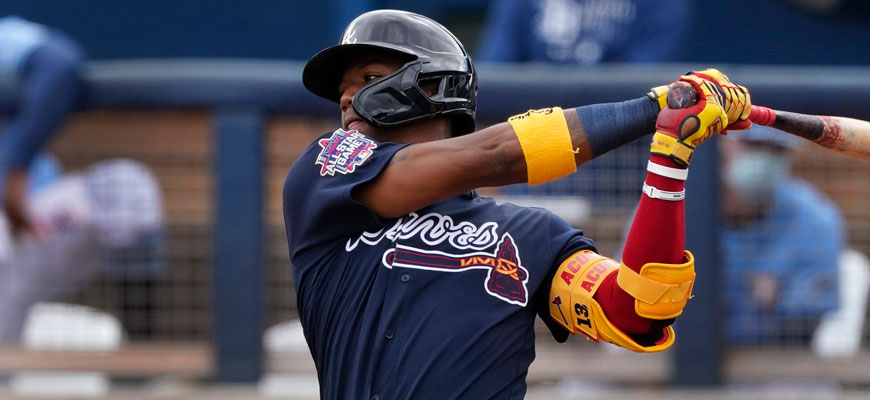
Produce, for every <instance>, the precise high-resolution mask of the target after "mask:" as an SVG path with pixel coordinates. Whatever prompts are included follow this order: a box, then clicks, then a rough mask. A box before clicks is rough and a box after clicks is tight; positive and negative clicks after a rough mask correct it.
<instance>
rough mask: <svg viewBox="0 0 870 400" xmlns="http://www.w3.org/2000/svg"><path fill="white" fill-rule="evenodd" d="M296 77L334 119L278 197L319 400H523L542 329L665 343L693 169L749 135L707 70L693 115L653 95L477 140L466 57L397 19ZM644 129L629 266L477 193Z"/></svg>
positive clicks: (437, 31)
mask: <svg viewBox="0 0 870 400" xmlns="http://www.w3.org/2000/svg"><path fill="white" fill-rule="evenodd" d="M302 78H303V83H304V84H305V87H306V88H308V89H309V90H310V91H311V92H313V93H314V94H316V95H318V96H321V97H324V98H326V99H329V100H332V101H334V102H337V103H338V104H339V106H340V109H341V118H342V126H341V128H340V129H337V130H336V131H335V132H332V133H328V134H325V135H323V136H321V137H320V138H319V139H317V140H316V141H315V142H314V143H312V144H311V145H310V146H309V147H308V148H307V150H305V152H304V153H303V154H302V155H301V156H300V157H299V159H298V160H297V161H296V162H295V163H294V165H293V167H292V168H291V169H290V172H289V173H288V176H287V179H286V182H285V185H284V216H285V224H286V228H287V237H288V241H289V248H290V257H291V262H292V265H293V268H292V269H293V275H294V283H295V288H296V293H297V297H298V299H297V304H298V309H299V316H300V319H301V322H302V325H303V327H304V332H305V337H306V340H307V342H308V345H309V347H310V350H311V353H312V355H313V357H314V360H315V364H316V366H317V372H318V378H319V381H320V391H321V392H320V394H321V397H322V398H324V399H410V398H415V399H423V398H427V399H428V398H431V399H455V398H466V399H520V398H522V397H523V395H524V394H525V391H526V383H525V376H526V373H527V370H528V367H529V365H530V364H531V362H532V360H533V359H534V357H535V352H534V330H533V324H534V320H535V318H536V317H538V316H540V317H541V318H542V319H543V320H544V321H545V322H546V323H547V326H548V327H549V328H550V330H551V332H552V334H553V336H554V337H555V339H556V340H557V341H559V342H563V341H565V340H566V338H567V336H568V335H569V334H574V333H577V332H579V333H582V334H585V335H587V336H589V337H591V338H592V339H594V340H596V341H598V340H604V341H607V342H611V343H614V344H617V345H619V346H623V347H626V348H629V349H632V350H634V351H638V352H652V351H660V350H664V349H666V348H668V347H669V346H671V344H672V343H673V342H674V331H673V329H672V328H671V326H670V325H671V323H672V322H673V320H674V318H675V317H676V316H678V315H679V314H680V313H681V312H682V309H683V307H684V305H685V304H686V300H687V299H688V298H689V296H690V294H691V288H692V282H693V281H694V261H693V258H692V255H691V253H689V252H688V251H685V250H684V249H683V231H684V225H683V222H684V221H683V218H684V217H683V198H684V193H685V192H684V190H683V183H684V180H685V179H686V177H687V169H686V168H685V167H686V165H687V164H688V163H689V160H690V158H691V154H692V151H693V149H694V146H696V145H698V144H700V143H701V142H703V141H704V140H705V139H707V138H709V137H710V136H712V135H713V134H715V133H716V132H719V131H721V130H722V129H724V128H725V127H726V126H729V121H731V122H735V126H736V127H738V128H739V127H744V126H746V125H748V121H744V120H745V119H746V117H747V116H748V113H749V97H748V94H746V93H745V90H744V89H743V88H742V87H738V86H736V85H734V84H732V83H731V82H729V81H728V80H727V78H726V77H725V76H724V75H722V74H721V73H719V72H718V71H715V70H707V71H704V74H692V75H686V76H683V77H681V78H680V81H682V82H683V84H685V85H691V86H692V87H694V88H695V90H696V91H697V93H699V94H700V95H699V96H698V101H697V103H694V105H691V104H692V102H691V101H688V102H686V103H685V105H689V106H690V107H689V108H680V109H671V108H669V107H667V108H665V109H664V110H662V111H661V112H660V108H661V107H662V104H664V101H665V96H664V93H666V90H665V89H666V87H659V88H656V89H654V90H652V91H651V94H650V95H648V96H643V97H640V98H638V99H634V100H629V101H626V102H622V103H613V104H598V105H592V106H584V107H579V108H573V109H564V110H563V109H561V108H558V107H553V108H547V109H541V110H530V111H528V112H526V113H523V114H520V115H517V116H514V117H512V118H510V119H509V120H508V121H507V122H505V123H500V124H497V125H493V126H491V127H488V128H486V129H482V130H480V131H477V132H474V133H472V132H473V131H474V129H475V127H474V110H475V105H476V103H475V97H476V94H477V77H476V74H475V71H474V66H473V64H472V62H471V59H470V58H469V57H468V55H467V53H466V52H465V49H464V48H463V46H462V44H461V43H460V42H459V41H458V40H457V39H456V37H454V36H453V35H452V34H451V33H450V32H449V31H448V30H447V29H446V28H444V27H443V26H441V25H440V24H438V23H437V22H435V21H432V20H430V19H428V18H426V17H423V16H420V15H417V14H413V13H408V12H403V11H396V10H379V11H372V12H368V13H365V14H363V15H361V16H359V17H357V18H356V19H355V20H354V21H353V22H351V23H350V25H348V27H347V29H346V30H345V32H344V34H343V36H342V38H341V41H340V44H338V45H337V46H333V47H330V48H327V49H326V50H323V51H321V52H320V53H318V54H317V55H315V56H314V57H313V58H312V59H311V60H310V61H309V62H308V64H307V65H306V67H305V69H304V71H303V76H302ZM680 88H683V87H682V86H680ZM671 91H672V92H674V93H673V96H671V97H673V98H674V99H675V101H678V100H681V99H684V100H688V97H685V98H683V97H680V96H679V95H688V92H687V91H685V90H684V89H677V87H676V86H674V89H671ZM729 128H730V127H729ZM653 132H656V133H655V135H654V139H653V143H652V146H651V152H652V155H651V158H650V163H649V173H648V175H647V178H646V183H645V184H644V188H643V192H644V195H643V196H642V198H641V201H640V205H639V211H638V213H637V217H636V218H635V221H634V223H633V225H632V227H631V231H630V234H629V237H628V241H627V243H626V245H625V249H624V252H623V259H622V260H621V262H619V261H615V260H612V259H609V258H607V257H603V256H601V255H599V254H597V252H596V248H595V245H594V244H593V242H592V241H591V240H590V239H588V238H586V237H584V236H583V233H582V232H581V231H579V230H577V229H574V228H572V227H571V226H569V225H568V224H567V223H566V222H564V221H562V220H560V219H559V218H557V217H556V216H554V215H553V214H551V213H549V212H547V211H545V210H542V209H537V208H523V207H519V206H515V205H512V204H496V203H495V202H494V201H493V200H492V199H489V198H484V197H481V196H479V195H478V194H477V193H476V192H475V191H474V188H476V187H479V186H498V185H506V184H512V183H518V182H527V183H529V184H537V183H542V182H546V181H550V180H554V179H557V178H559V177H561V176H564V175H567V174H569V173H571V172H574V171H575V170H576V167H577V165H579V164H581V163H583V162H586V161H588V160H589V159H592V158H594V157H595V156H598V155H600V154H603V153H605V152H607V151H609V150H611V149H613V148H615V147H618V146H620V145H622V144H624V143H628V142H630V141H633V140H634V139H636V138H638V137H640V136H643V135H646V134H649V133H653ZM578 362H582V360H581V359H578Z"/></svg>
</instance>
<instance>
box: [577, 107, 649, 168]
mask: <svg viewBox="0 0 870 400" xmlns="http://www.w3.org/2000/svg"><path fill="white" fill-rule="evenodd" d="M572 112H573V114H574V115H575V116H576V118H577V119H576V126H574V127H572V124H571V119H568V127H569V129H570V130H571V137H572V140H573V141H574V142H575V145H576V146H575V148H576V147H580V148H584V149H585V150H586V153H587V157H589V158H587V159H579V158H578V160H577V165H578V166H579V165H580V164H582V163H583V162H586V161H589V159H592V158H595V157H597V156H600V155H602V154H605V153H607V152H609V151H610V150H613V149H615V148H617V147H620V146H622V145H624V144H628V143H631V142H633V141H635V140H637V139H639V138H641V137H643V136H646V135H649V134H651V133H653V132H655V125H656V116H658V113H659V105H658V102H656V100H653V99H652V98H650V97H648V96H643V97H640V98H637V99H633V100H627V101H623V102H618V103H603V104H592V105H588V106H581V107H577V108H575V109H572V110H566V112H565V116H566V119H567V118H572V117H574V116H571V115H570V114H572ZM578 156H579V154H578Z"/></svg>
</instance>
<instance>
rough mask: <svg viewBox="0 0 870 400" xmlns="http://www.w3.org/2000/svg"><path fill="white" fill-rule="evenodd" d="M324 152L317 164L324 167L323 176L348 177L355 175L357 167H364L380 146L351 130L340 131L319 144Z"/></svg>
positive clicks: (321, 152) (321, 171) (322, 168)
mask: <svg viewBox="0 0 870 400" xmlns="http://www.w3.org/2000/svg"><path fill="white" fill-rule="evenodd" d="M319 144H320V147H322V148H323V150H321V151H320V154H319V155H318V156H317V161H315V164H319V165H322V166H323V167H321V168H320V175H321V176H326V175H329V176H334V175H335V173H336V172H338V173H339V174H343V175H347V174H350V173H353V172H354V171H355V170H356V167H358V166H360V165H362V164H363V163H364V162H365V161H366V160H368V158H369V157H370V156H371V155H372V150H374V149H375V148H377V147H378V145H377V144H376V143H375V142H374V141H373V140H372V139H369V138H368V137H366V136H365V135H363V134H362V133H359V132H358V131H355V130H351V131H345V130H344V129H338V130H336V131H335V132H333V133H332V136H330V137H329V139H322V140H320V142H319Z"/></svg>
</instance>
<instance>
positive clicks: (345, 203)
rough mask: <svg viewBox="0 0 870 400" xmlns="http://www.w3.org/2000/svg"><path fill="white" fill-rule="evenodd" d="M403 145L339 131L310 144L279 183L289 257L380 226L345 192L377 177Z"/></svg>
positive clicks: (348, 192) (370, 214) (382, 224)
mask: <svg viewBox="0 0 870 400" xmlns="http://www.w3.org/2000/svg"><path fill="white" fill-rule="evenodd" d="M405 146H406V145H398V144H395V143H382V142H377V141H375V140H374V139H372V138H371V137H368V136H366V135H364V134H362V133H360V132H358V131H344V130H341V129H339V130H337V131H335V132H333V133H332V134H327V135H324V136H322V137H320V138H319V139H317V140H316V141H315V142H314V143H312V144H311V145H310V146H309V147H308V148H307V149H306V150H305V152H304V153H303V154H302V156H300V157H299V159H297V160H296V162H295V163H294V164H293V166H292V167H291V168H290V172H289V173H288V174H287V178H286V180H285V181H284V196H283V207H284V223H285V228H286V230H287V240H288V243H289V245H290V255H291V258H292V257H294V256H295V254H297V253H298V252H300V251H304V250H305V249H308V248H310V247H312V246H315V245H317V244H321V243H324V242H327V241H330V240H334V239H337V238H343V237H347V236H349V235H352V234H358V233H359V232H362V231H365V230H377V229H380V228H382V227H383V226H384V224H385V221H383V220H381V219H380V218H379V217H378V216H377V215H376V214H375V213H374V212H373V211H372V210H371V209H369V208H368V207H367V206H366V205H364V204H362V203H360V202H358V201H356V200H354V199H353V198H352V197H351V193H352V192H353V189H354V188H356V187H357V186H360V185H362V184H364V183H366V182H369V181H371V180H373V179H374V178H375V177H377V176H378V174H380V172H381V171H382V170H383V169H384V168H385V167H386V166H387V164H388V163H389V162H390V159H391V158H392V157H393V155H394V154H395V153H396V152H397V151H399V150H400V149H402V148H403V147H405Z"/></svg>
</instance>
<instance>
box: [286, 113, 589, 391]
mask: <svg viewBox="0 0 870 400" xmlns="http://www.w3.org/2000/svg"><path fill="white" fill-rule="evenodd" d="M404 146H405V145H398V144H394V143H380V142H377V141H375V140H373V139H371V138H369V137H367V136H365V135H363V134H361V133H358V132H356V131H350V132H345V131H343V130H338V131H335V132H334V133H332V134H327V135H324V136H322V137H321V138H320V139H318V140H317V141H315V142H314V143H313V144H312V145H311V146H310V147H308V149H307V150H306V151H305V152H304V153H303V154H302V156H301V157H300V158H299V159H298V160H297V161H296V163H295V164H294V165H293V167H292V168H291V169H290V172H289V174H288V176H287V180H286V182H285V185H284V217H285V223H286V227H287V237H288V241H289V245H290V257H291V262H292V264H293V274H294V282H295V287H296V293H297V297H298V300H297V304H298V308H299V317H300V319H301V322H302V325H303V327H304V331H305V337H306V340H307V341H308V345H309V348H310V349H311V354H312V356H313V357H314V361H315V364H316V365H317V374H318V378H319V380H320V390H321V396H322V398H324V399H368V398H373V397H374V396H375V395H377V396H378V397H379V398H381V399H411V398H414V399H458V398H462V399H490V398H495V399H521V398H522V397H523V395H524V394H525V391H526V384H525V376H526V372H527V370H528V367H529V364H531V362H532V360H533V359H534V357H535V353H534V330H533V325H534V320H535V316H536V315H537V314H540V315H541V316H542V318H543V319H544V320H545V321H548V326H550V327H551V329H552V330H553V334H554V335H555V336H556V338H557V340H559V341H564V340H565V338H566V337H567V335H568V334H567V331H565V330H564V329H563V328H561V327H559V326H558V325H555V323H554V322H552V321H550V317H549V311H548V307H547V294H548V292H549V285H550V280H551V279H552V276H553V273H554V271H555V268H556V267H558V265H559V264H560V262H561V261H562V260H563V259H565V258H567V257H568V256H570V255H571V254H573V253H574V252H576V251H579V250H582V249H592V250H595V248H594V245H593V244H592V242H591V241H590V240H589V239H587V238H585V237H583V234H582V232H580V231H579V230H576V229H573V228H572V227H570V226H569V225H568V224H567V223H565V222H564V221H562V220H561V219H559V218H557V217H556V216H554V215H553V214H551V213H549V212H548V211H546V210H543V209H532V208H523V207H519V206H516V205H512V204H501V205H499V204H496V203H495V202H494V201H493V200H492V199H488V198H483V197H480V196H478V195H477V194H475V193H468V194H463V195H459V196H456V197H453V198H451V199H448V200H445V201H442V202H439V203H437V204H433V205H431V206H428V207H425V208H422V209H420V210H418V211H416V212H413V213H410V214H408V215H406V216H403V217H401V218H397V219H390V220H383V219H380V218H378V216H377V215H375V214H374V212H372V211H371V210H370V209H369V208H367V207H366V206H365V205H363V204H361V203H359V202H357V201H355V200H354V199H353V198H352V196H351V194H352V192H353V189H354V188H355V187H356V186H358V185H361V184H363V183H365V182H368V181H370V180H372V179H374V178H375V177H376V176H377V175H378V174H379V173H380V172H381V171H382V170H383V169H384V168H385V167H386V166H387V164H388V163H389V161H390V158H391V157H392V156H393V154H395V153H396V152H397V151H398V150H400V149H401V148H402V147H404ZM397 195H399V194H397Z"/></svg>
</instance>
